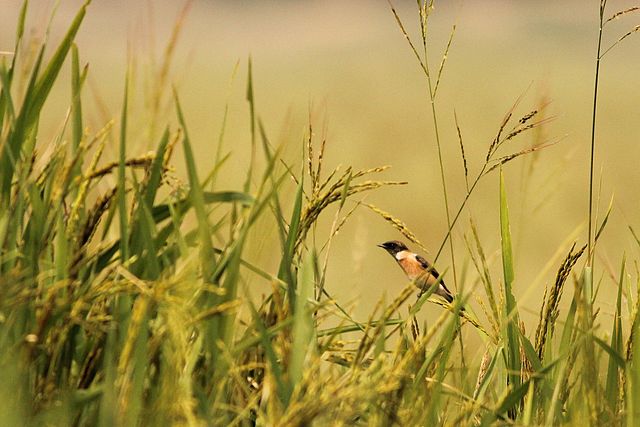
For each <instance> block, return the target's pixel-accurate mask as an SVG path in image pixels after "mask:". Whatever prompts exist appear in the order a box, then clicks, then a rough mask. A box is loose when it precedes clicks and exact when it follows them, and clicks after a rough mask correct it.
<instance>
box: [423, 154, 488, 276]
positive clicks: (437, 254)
mask: <svg viewBox="0 0 640 427" xmlns="http://www.w3.org/2000/svg"><path fill="white" fill-rule="evenodd" d="M487 165H488V163H485V164H484V165H483V166H482V170H481V171H480V173H478V176H477V177H476V179H475V180H474V181H473V184H471V187H470V188H469V191H467V194H466V195H465V196H464V200H462V203H460V207H459V208H458V211H457V212H456V214H455V216H454V217H453V221H451V225H449V229H448V230H447V234H446V235H445V236H444V239H442V243H440V247H439V248H438V252H436V256H435V257H434V259H433V263H434V264H435V263H436V260H437V259H438V257H439V256H440V254H441V253H442V250H443V249H444V245H446V244H447V240H450V239H449V238H450V237H451V231H453V227H454V226H455V225H456V223H457V222H458V219H459V218H460V214H461V213H462V211H463V210H464V208H465V206H466V205H467V201H468V200H469V197H471V193H473V190H474V189H475V188H476V185H478V182H480V178H482V176H483V175H484V171H485V169H486V168H487Z"/></svg>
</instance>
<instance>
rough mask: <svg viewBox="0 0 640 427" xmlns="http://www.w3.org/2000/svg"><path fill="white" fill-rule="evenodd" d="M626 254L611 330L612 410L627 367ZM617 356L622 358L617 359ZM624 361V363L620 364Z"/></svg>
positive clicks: (609, 394) (609, 372)
mask: <svg viewBox="0 0 640 427" xmlns="http://www.w3.org/2000/svg"><path fill="white" fill-rule="evenodd" d="M625 263H626V256H624V255H623V257H622V265H621V266H620V280H619V282H618V297H617V299H616V313H615V317H614V318H613V322H612V323H613V325H612V328H613V330H612V331H611V346H610V347H611V351H612V352H613V353H609V364H608V367H607V382H606V389H605V396H606V398H607V401H608V402H609V408H610V410H611V411H612V412H614V413H615V412H616V408H617V405H618V396H619V393H620V389H619V379H620V371H619V370H620V369H624V368H625V365H626V364H625V361H624V359H623V358H622V356H621V355H622V354H624V349H623V347H622V287H623V286H624V275H625V271H624V270H625ZM616 356H617V357H618V358H619V359H621V360H618V361H617V360H616ZM620 361H622V364H620Z"/></svg>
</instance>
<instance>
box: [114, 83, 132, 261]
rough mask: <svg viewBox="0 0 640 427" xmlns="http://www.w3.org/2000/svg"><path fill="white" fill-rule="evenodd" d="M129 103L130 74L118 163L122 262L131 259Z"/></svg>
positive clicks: (126, 89) (124, 100)
mask: <svg viewBox="0 0 640 427" xmlns="http://www.w3.org/2000/svg"><path fill="white" fill-rule="evenodd" d="M128 103H129V74H128V73H127V76H126V78H125V82H124V95H123V100H122V114H121V116H120V150H119V153H120V155H119V162H118V186H117V188H118V190H117V193H116V198H117V200H118V214H119V215H118V218H119V220H120V236H121V238H120V260H121V262H127V260H128V259H129V211H128V210H127V199H126V194H127V193H126V184H127V181H126V176H125V162H126V160H127V116H128V114H127V113H128V112H127V109H128Z"/></svg>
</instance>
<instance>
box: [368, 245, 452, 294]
mask: <svg viewBox="0 0 640 427" xmlns="http://www.w3.org/2000/svg"><path fill="white" fill-rule="evenodd" d="M378 246H379V247H381V248H382V249H384V250H386V251H387V252H389V254H391V256H393V257H394V258H395V260H396V261H397V262H398V264H399V265H400V267H401V268H402V270H403V271H404V273H405V274H406V275H407V277H408V278H409V280H413V281H415V284H416V286H417V287H418V288H420V289H421V290H422V292H424V291H426V290H427V289H429V287H430V286H433V285H434V284H435V283H436V282H437V281H438V277H440V274H438V272H437V271H436V269H435V268H433V266H431V264H429V263H428V262H427V260H426V259H424V258H423V257H421V256H420V255H418V254H416V253H413V252H411V251H410V250H409V248H407V245H405V244H404V243H402V242H400V241H398V240H390V241H388V242H384V243H382V244H380V245H378ZM434 293H435V294H437V295H440V296H441V297H442V298H444V299H446V300H447V302H449V303H451V302H453V295H452V294H451V292H450V291H449V289H447V286H446V285H445V284H444V281H442V280H441V281H440V283H439V284H438V288H437V289H436V290H435V292H434Z"/></svg>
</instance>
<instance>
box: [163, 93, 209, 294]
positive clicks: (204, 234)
mask: <svg viewBox="0 0 640 427" xmlns="http://www.w3.org/2000/svg"><path fill="white" fill-rule="evenodd" d="M173 95H174V100H175V104H176V111H177V114H178V120H179V122H180V125H181V126H182V130H183V132H184V137H183V139H182V147H183V149H184V158H185V162H186V164H187V173H188V176H189V186H190V190H189V199H190V200H191V205H192V206H193V208H194V210H195V212H196V218H197V219H198V236H199V239H200V263H201V266H202V271H203V275H204V278H205V280H206V281H210V280H211V279H212V277H213V272H214V271H215V268H216V256H215V254H214V252H213V246H212V244H211V232H210V230H209V219H208V216H207V212H206V209H205V199H204V191H203V189H202V186H201V185H200V181H199V179H198V172H197V171H196V162H195V159H194V157H193V151H192V150H191V140H190V139H189V132H188V130H187V124H186V121H185V119H184V115H183V114H182V108H181V107H180V100H179V99H178V94H177V92H175V90H174V92H173Z"/></svg>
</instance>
